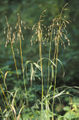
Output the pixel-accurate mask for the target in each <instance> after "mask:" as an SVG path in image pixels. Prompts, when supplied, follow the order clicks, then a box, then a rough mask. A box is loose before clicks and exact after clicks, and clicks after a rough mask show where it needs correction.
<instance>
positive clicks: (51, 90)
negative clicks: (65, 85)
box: [0, 6, 70, 120]
mask: <svg viewBox="0 0 79 120" xmlns="http://www.w3.org/2000/svg"><path fill="white" fill-rule="evenodd" d="M65 7H66V6H64V7H63V9H62V11H61V13H60V14H59V15H58V16H56V17H55V18H53V20H52V21H51V22H50V25H49V26H46V25H45V22H44V21H45V20H44V17H43V15H44V13H45V11H44V12H43V13H42V15H41V16H40V18H39V20H38V22H37V24H35V25H34V26H33V27H32V28H31V32H33V36H32V40H31V45H33V42H34V43H35V42H37V45H38V58H39V59H38V60H37V62H35V61H32V60H26V62H25V63H24V61H23V48H22V42H23V41H22V40H24V36H23V32H22V20H21V18H20V15H19V14H18V15H17V23H16V25H15V26H14V28H13V27H11V26H10V24H9V23H8V20H7V17H6V22H7V32H6V34H7V40H6V46H7V45H8V43H9V42H10V46H11V50H12V55H13V60H14V64H15V69H16V75H17V79H18V80H20V81H21V82H24V87H22V88H21V87H20V86H19V88H17V89H16V90H14V92H9V91H7V90H6V92H8V95H7V96H8V99H9V104H8V106H9V111H8V109H7V110H6V112H5V114H7V111H8V112H9V113H10V116H9V115H8V117H7V118H6V119H8V118H9V119H12V120H45V119H46V120H51V119H52V120H55V116H56V114H55V110H54V108H55V99H56V98H58V97H59V96H61V95H62V94H64V92H65V90H63V91H61V92H58V90H57V87H56V82H57V69H58V62H59V63H60V64H61V63H62V62H61V61H60V60H59V46H60V44H61V46H64V47H65V42H64V40H63V39H65V40H66V41H67V42H68V45H70V41H69V39H68V37H67V30H66V27H67V24H69V21H68V20H66V18H65V16H64V15H63V11H64V8H65ZM33 37H34V38H33ZM33 40H34V41H33ZM16 41H19V51H20V61H21V73H22V74H21V76H22V79H20V76H19V74H18V67H17V62H18V61H17V59H16V53H15V50H14V46H16V44H15V43H16ZM44 44H45V45H46V47H47V49H48V53H47V56H46V57H45V56H44V54H43V53H44ZM30 47H31V46H30ZM44 64H47V65H46V68H44ZM29 65H30V67H29ZM46 69H47V72H45V73H44V71H46ZM11 74H12V72H11ZM39 74H40V75H39ZM46 74H47V78H45V75H46ZM6 75H7V74H6ZM35 75H36V76H37V77H38V78H39V79H37V78H36V76H35ZM3 78H4V77H3ZM33 78H35V81H34V82H33ZM28 80H29V81H30V85H31V86H30V85H29V81H28ZM39 81H41V87H38V86H39V85H38V84H39ZM35 82H36V83H35ZM4 83H5V81H4ZM45 83H47V84H46V85H45ZM34 85H35V86H34ZM37 85H38V86H37ZM4 86H5V87H6V88H7V85H6V83H5V84H4ZM34 87H35V88H34ZM37 87H38V88H37ZM45 87H46V88H45ZM0 88H1V91H2V93H3V95H4V97H5V100H6V102H7V101H8V100H7V98H6V95H5V92H4V90H3V88H2V86H1V85H0ZM20 88H21V90H20ZM23 88H24V90H23ZM38 89H39V90H38ZM40 89H41V90H40ZM37 90H38V91H37ZM40 91H41V92H40ZM20 92H21V93H20ZM38 94H39V96H38ZM18 96H19V97H18ZM20 96H21V97H20ZM37 96H38V97H37ZM40 98H41V99H40ZM18 99H19V100H18ZM25 100H26V102H25ZM17 101H19V103H17ZM18 104H20V105H19V108H17V106H18ZM33 104H34V105H33ZM11 115H12V116H13V117H11ZM5 116H6V115H5Z"/></svg>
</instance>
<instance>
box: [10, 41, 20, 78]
mask: <svg viewBox="0 0 79 120" xmlns="http://www.w3.org/2000/svg"><path fill="white" fill-rule="evenodd" d="M11 50H12V54H13V60H14V64H15V69H16V74H17V78H19V75H18V69H17V63H16V58H15V52H14V49H13V44H12V42H11Z"/></svg>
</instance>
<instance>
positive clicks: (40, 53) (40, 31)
mask: <svg viewBox="0 0 79 120" xmlns="http://www.w3.org/2000/svg"><path fill="white" fill-rule="evenodd" d="M38 40H39V57H40V66H41V79H42V101H43V92H44V91H43V89H44V88H43V87H44V83H43V82H44V81H43V65H42V45H41V40H42V30H41V25H40V21H39V22H38ZM42 109H43V105H42Z"/></svg>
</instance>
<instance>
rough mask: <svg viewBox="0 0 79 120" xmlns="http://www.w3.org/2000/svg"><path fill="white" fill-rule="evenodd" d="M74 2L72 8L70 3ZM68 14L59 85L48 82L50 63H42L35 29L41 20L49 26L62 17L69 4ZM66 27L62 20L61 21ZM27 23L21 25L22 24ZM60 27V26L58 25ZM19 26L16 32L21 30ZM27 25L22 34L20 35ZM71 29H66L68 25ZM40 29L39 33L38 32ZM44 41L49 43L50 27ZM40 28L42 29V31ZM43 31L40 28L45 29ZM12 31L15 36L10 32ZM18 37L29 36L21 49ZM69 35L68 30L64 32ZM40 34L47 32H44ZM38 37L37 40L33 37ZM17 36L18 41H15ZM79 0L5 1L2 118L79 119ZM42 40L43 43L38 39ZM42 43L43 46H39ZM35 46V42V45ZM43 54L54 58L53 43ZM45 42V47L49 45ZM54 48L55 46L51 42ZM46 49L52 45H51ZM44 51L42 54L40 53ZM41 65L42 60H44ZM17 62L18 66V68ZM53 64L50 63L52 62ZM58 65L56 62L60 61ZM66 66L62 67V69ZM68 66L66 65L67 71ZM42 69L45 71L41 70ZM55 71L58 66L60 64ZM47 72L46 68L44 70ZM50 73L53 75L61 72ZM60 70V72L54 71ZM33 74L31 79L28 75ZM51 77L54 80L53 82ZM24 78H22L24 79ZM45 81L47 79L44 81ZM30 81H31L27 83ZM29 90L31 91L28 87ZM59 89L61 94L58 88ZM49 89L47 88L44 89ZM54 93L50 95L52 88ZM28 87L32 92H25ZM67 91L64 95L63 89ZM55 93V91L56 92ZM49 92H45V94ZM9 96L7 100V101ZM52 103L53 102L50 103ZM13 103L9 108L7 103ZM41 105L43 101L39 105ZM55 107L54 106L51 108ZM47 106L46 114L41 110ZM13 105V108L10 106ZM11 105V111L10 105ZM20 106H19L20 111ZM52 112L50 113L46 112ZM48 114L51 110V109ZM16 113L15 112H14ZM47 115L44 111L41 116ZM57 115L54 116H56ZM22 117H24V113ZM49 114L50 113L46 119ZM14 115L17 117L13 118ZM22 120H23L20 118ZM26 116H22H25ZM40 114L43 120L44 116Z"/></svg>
mask: <svg viewBox="0 0 79 120" xmlns="http://www.w3.org/2000/svg"><path fill="white" fill-rule="evenodd" d="M67 3H68V4H67ZM64 5H66V7H65V10H64V11H63V15H62V18H63V16H65V18H66V20H68V21H69V24H67V25H66V30H67V38H68V39H69V40H70V46H68V41H66V40H65V38H64V37H63V38H62V39H63V41H64V44H65V46H61V45H60V46H59V56H58V58H57V59H58V69H57V71H58V72H57V74H56V77H57V78H56V85H55V81H52V83H51V82H49V85H50V87H47V79H48V69H47V64H48V60H47V61H45V62H43V63H42V62H40V64H39V65H38V63H37V61H38V60H39V59H40V58H39V44H40V43H39V42H37V41H36V37H38V34H37V36H36V35H35V32H36V31H35V30H36V29H37V28H39V25H38V23H39V19H40V16H42V20H44V21H43V22H42V24H43V25H44V26H46V28H49V26H50V25H51V24H52V22H51V21H52V19H54V18H56V16H57V17H58V15H60V13H61V11H62V8H63V6H64ZM57 22H59V23H60V21H57ZM20 23H21V26H20ZM54 24H57V23H54ZM15 27H16V32H15ZM20 27H21V30H22V33H21V32H20V31H19V30H20ZM64 27H65V26H64ZM33 28H34V29H33ZM42 29H43V30H44V33H42V34H43V37H44V38H45V37H46V40H47V39H48V33H47V30H48V29H45V27H42ZM38 30H39V29H37V31H38ZM39 31H40V30H39ZM10 32H11V34H10ZM13 33H14V34H15V37H16V36H17V34H19V37H18V38H17V39H20V38H22V39H23V37H24V40H22V41H20V42H22V43H21V44H20V46H19V40H17V39H15V42H14V41H13V42H14V43H12V42H10V36H9V35H11V36H13ZM62 33H63V32H62ZM39 34H40V36H41V33H40V32H39ZM32 36H33V37H32ZM11 38H12V37H11ZM78 38H79V0H61V1H59V0H19V1H18V0H4V1H2V0H1V1H0V98H1V99H0V111H1V112H0V117H1V120H9V119H10V120H16V119H17V120H19V119H21V120H29V119H30V120H32V119H33V120H38V119H39V120H42V119H43V120H44V119H47V120H49V119H50V118H52V116H54V117H53V118H52V120H53V119H57V120H76V119H79V114H78V113H79V91H78V90H79V41H78ZM38 39H40V38H39V37H38ZM38 43H39V44H38ZM31 44H33V45H32V46H31ZM41 44H42V54H43V55H42V56H41V54H40V57H41V58H42V57H44V58H48V54H49V47H48V46H49V40H48V42H44V43H43V42H42V43H41ZM43 44H44V45H43ZM51 44H53V43H51ZM45 45H46V46H45ZM54 47H55V46H54V45H53V47H52V48H51V52H50V53H51V55H50V58H51V59H52V58H53V54H54V49H55V48H54ZM40 53H41V52H40ZM40 61H41V59H40ZM16 64H17V66H16ZM42 64H43V74H44V76H43V79H44V96H43V97H44V100H41V94H42V93H41V79H42V74H41V73H40V71H41V72H42V69H41V68H42ZM49 64H50V63H49ZM55 64H56V63H55ZM61 64H62V65H61ZM62 66H63V67H62ZM40 67H41V68H40ZM54 67H55V66H54ZM40 69H41V70H40ZM49 69H50V73H51V75H52V77H54V75H53V74H55V72H52V70H53V69H51V68H49ZM54 69H55V68H54ZM26 73H27V75H26ZM51 75H49V81H51ZM18 76H19V77H18ZM40 77H41V78H40ZM26 80H27V83H26ZM24 85H25V86H27V88H26V87H24ZM51 85H52V86H54V85H55V91H54V90H53V88H54V87H52V86H51ZM42 87H43V86H42ZM48 88H49V92H48V93H47V89H48ZM26 89H27V92H25V91H26ZM63 90H64V91H63ZM51 91H53V92H52V93H51ZM42 92H43V91H42ZM53 94H55V95H57V99H55V103H54V105H53V108H54V109H53V110H51V109H52V108H51V105H52V101H54V99H53V100H51V99H50V98H51V97H52V96H53ZM6 96H7V97H6ZM49 99H50V100H49ZM7 101H8V104H7ZM39 101H40V102H39ZM49 103H50V104H49ZM41 104H44V108H43V110H40V109H41V108H42V107H41V106H42V105H41ZM10 105H11V107H10ZM7 106H9V107H7ZM14 106H15V108H14ZM45 108H47V109H45ZM45 110H47V111H45ZM11 111H13V113H12V112H11ZM40 111H42V112H40ZM50 111H53V112H50ZM21 114H22V115H21ZM44 114H47V116H49V117H46V118H43V117H44ZM12 116H13V117H12ZM16 116H17V117H16ZM20 116H21V117H20ZM38 116H40V117H39V118H38Z"/></svg>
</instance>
